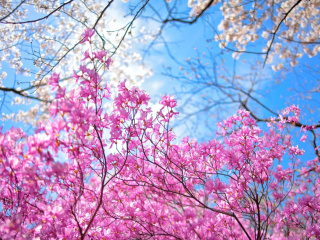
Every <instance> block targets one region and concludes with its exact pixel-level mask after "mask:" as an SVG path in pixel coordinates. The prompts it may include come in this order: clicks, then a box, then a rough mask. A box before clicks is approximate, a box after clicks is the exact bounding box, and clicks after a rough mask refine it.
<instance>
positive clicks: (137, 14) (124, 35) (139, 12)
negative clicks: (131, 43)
mask: <svg viewBox="0 0 320 240" xmlns="http://www.w3.org/2000/svg"><path fill="white" fill-rule="evenodd" d="M149 1H150V0H147V1H146V2H145V4H143V6H142V7H141V8H140V9H139V11H138V12H137V13H136V15H135V16H134V18H133V19H132V21H131V22H130V24H129V25H128V27H127V29H126V31H125V33H124V34H123V36H122V38H121V40H120V42H119V44H118V46H117V47H116V49H115V50H114V52H113V54H112V55H111V57H112V56H113V55H114V54H115V53H116V51H117V50H118V48H119V47H120V45H121V43H122V42H123V40H124V39H125V37H126V35H127V33H128V31H129V28H130V27H131V26H132V24H133V22H134V21H135V20H136V19H137V17H138V16H139V14H141V12H142V10H143V9H144V8H145V7H146V6H147V4H148V3H149Z"/></svg>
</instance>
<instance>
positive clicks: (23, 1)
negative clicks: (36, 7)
mask: <svg viewBox="0 0 320 240" xmlns="http://www.w3.org/2000/svg"><path fill="white" fill-rule="evenodd" d="M25 1H26V0H22V1H21V2H20V3H19V4H18V5H17V6H16V7H15V8H14V9H12V11H11V12H10V13H9V14H8V15H6V16H4V17H3V18H1V19H0V22H2V21H3V20H5V19H6V18H8V17H10V15H11V14H12V13H14V12H15V11H16V10H17V9H18V8H19V7H20V6H21V5H22V4H23V3H25Z"/></svg>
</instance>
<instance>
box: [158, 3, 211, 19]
mask: <svg viewBox="0 0 320 240" xmlns="http://www.w3.org/2000/svg"><path fill="white" fill-rule="evenodd" d="M213 2H214V0H210V1H209V2H208V4H207V6H206V7H205V8H204V9H203V10H202V11H201V12H200V13H199V14H198V15H197V16H196V17H195V18H194V19H193V20H191V21H187V20H183V19H181V18H170V19H169V18H167V19H165V20H164V21H163V23H167V22H181V23H187V24H193V23H195V22H196V21H197V20H198V19H199V18H200V17H201V16H202V15H203V14H204V12H205V11H207V9H209V7H210V6H211V4H212V3H213Z"/></svg>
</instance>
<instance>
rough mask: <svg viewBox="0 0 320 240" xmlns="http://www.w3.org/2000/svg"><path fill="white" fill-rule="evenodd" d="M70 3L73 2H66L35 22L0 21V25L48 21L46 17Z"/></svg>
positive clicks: (71, 0) (31, 21)
mask: <svg viewBox="0 0 320 240" xmlns="http://www.w3.org/2000/svg"><path fill="white" fill-rule="evenodd" d="M71 2H73V0H70V1H69V2H66V3H64V4H62V5H60V6H59V7H57V8H56V9H54V10H53V11H52V12H50V13H49V14H48V15H46V16H44V17H42V18H38V19H35V20H29V21H22V22H7V21H4V22H2V20H1V21H0V23H5V24H25V23H33V22H39V21H41V20H44V19H48V17H50V16H51V15H52V14H54V13H55V12H57V11H59V10H60V9H61V8H63V7H64V6H66V5H68V4H70V3H71Z"/></svg>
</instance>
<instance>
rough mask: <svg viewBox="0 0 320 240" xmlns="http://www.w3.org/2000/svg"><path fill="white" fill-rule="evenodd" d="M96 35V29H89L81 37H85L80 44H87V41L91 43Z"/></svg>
mask: <svg viewBox="0 0 320 240" xmlns="http://www.w3.org/2000/svg"><path fill="white" fill-rule="evenodd" d="M94 33H95V30H94V29H90V28H88V29H87V30H85V32H84V33H83V34H82V35H81V36H82V37H83V39H82V41H81V42H80V43H85V42H86V41H91V38H92V36H93V34H94Z"/></svg>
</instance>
